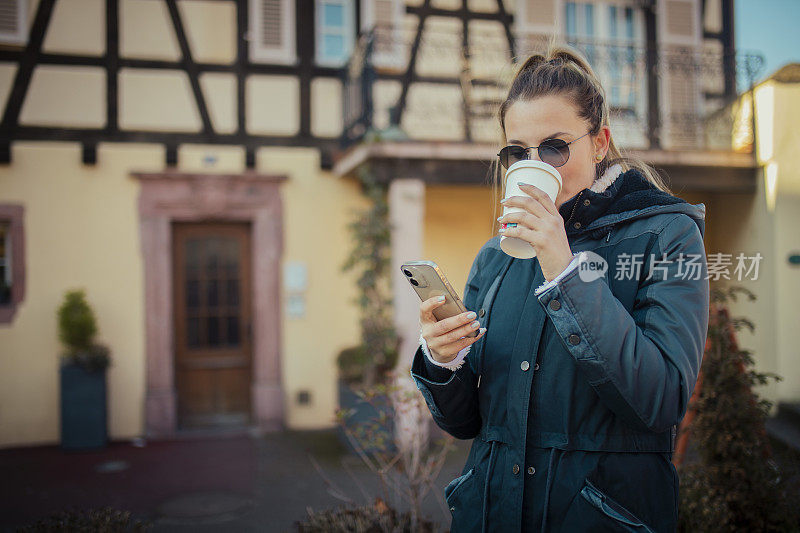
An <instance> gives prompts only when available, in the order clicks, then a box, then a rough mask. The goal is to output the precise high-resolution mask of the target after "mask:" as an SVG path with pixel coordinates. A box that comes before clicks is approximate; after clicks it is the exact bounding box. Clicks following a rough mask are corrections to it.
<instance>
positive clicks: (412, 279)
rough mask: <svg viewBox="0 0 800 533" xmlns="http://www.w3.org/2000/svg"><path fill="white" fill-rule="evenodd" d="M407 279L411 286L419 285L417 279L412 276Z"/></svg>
mask: <svg viewBox="0 0 800 533" xmlns="http://www.w3.org/2000/svg"><path fill="white" fill-rule="evenodd" d="M409 281H410V282H411V284H412V285H413V286H415V287H417V286H419V281H417V280H415V279H414V278H411V279H410V280H409Z"/></svg>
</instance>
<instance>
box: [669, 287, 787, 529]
mask: <svg viewBox="0 0 800 533" xmlns="http://www.w3.org/2000/svg"><path fill="white" fill-rule="evenodd" d="M739 292H743V293H746V294H747V295H748V297H749V298H750V299H751V300H752V299H754V298H755V296H754V295H753V294H752V293H750V292H749V291H746V290H744V289H742V288H729V289H715V290H713V291H712V305H711V315H710V320H709V328H708V341H709V342H708V345H707V347H706V351H705V354H704V356H703V364H702V374H703V376H702V385H701V387H700V391H699V394H698V397H697V399H696V400H695V402H693V405H692V407H693V408H694V409H696V413H697V415H696V417H695V419H694V421H693V422H692V425H691V426H690V431H691V433H690V441H691V442H692V443H693V446H694V448H695V449H696V451H697V454H698V456H699V460H698V461H695V462H693V463H687V464H685V465H682V466H681V468H680V485H681V486H680V491H679V493H680V500H681V501H680V513H679V514H680V525H679V530H680V531H682V532H687V533H702V532H717V531H726V532H734V531H743V532H744V531H747V532H752V533H756V532H766V531H800V525H798V509H800V490H798V487H797V481H796V480H794V481H793V480H792V478H791V477H790V476H787V475H786V472H781V471H780V469H779V468H778V465H777V464H776V462H775V461H774V460H773V459H772V451H771V449H770V445H769V440H768V437H767V434H766V430H765V425H764V421H765V418H766V417H767V415H768V414H769V410H770V406H771V402H769V401H767V400H759V399H758V396H757V394H755V393H754V392H753V390H752V386H753V385H756V384H761V385H763V384H766V383H767V379H768V378H774V379H776V380H780V379H782V378H781V377H780V376H778V375H777V374H773V373H760V372H756V371H754V370H753V369H752V368H751V367H752V366H753V358H752V356H751V354H750V352H748V351H747V350H742V349H739V348H738V347H737V346H736V344H735V341H734V338H733V332H735V331H738V330H740V329H742V328H744V327H747V328H749V329H752V327H753V326H752V324H751V323H750V322H749V321H747V320H746V319H742V318H732V317H729V315H728V312H727V309H726V308H725V305H726V303H727V302H728V301H729V300H731V299H735V297H736V294H737V293H739Z"/></svg>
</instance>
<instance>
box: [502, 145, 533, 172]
mask: <svg viewBox="0 0 800 533" xmlns="http://www.w3.org/2000/svg"><path fill="white" fill-rule="evenodd" d="M526 158H527V155H526V153H525V149H524V148H523V147H521V146H506V147H505V148H503V149H502V150H500V164H502V165H503V166H504V167H505V168H508V167H510V166H511V165H513V164H514V163H516V162H517V161H521V160H522V159H526Z"/></svg>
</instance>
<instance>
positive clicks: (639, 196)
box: [559, 165, 706, 235]
mask: <svg viewBox="0 0 800 533" xmlns="http://www.w3.org/2000/svg"><path fill="white" fill-rule="evenodd" d="M621 170H622V167H620V166H619V165H614V166H612V167H611V168H609V171H608V172H606V174H604V175H603V176H602V177H601V178H600V179H598V180H597V181H595V183H594V184H593V185H592V187H590V188H587V189H583V190H582V191H580V192H579V193H578V194H576V195H575V196H573V197H572V198H570V199H569V200H567V201H566V202H564V203H563V204H562V205H561V207H560V208H559V213H560V214H561V216H562V218H563V219H564V225H565V227H566V232H567V235H578V234H582V233H586V232H589V233H598V234H602V233H605V232H608V231H610V229H611V226H614V225H616V224H621V223H625V222H629V221H632V220H635V219H638V218H645V217H650V216H653V215H657V214H662V213H684V214H686V215H688V216H689V217H691V218H692V220H694V222H695V224H697V226H698V228H699V229H700V233H701V235H702V234H703V233H704V232H705V212H706V209H705V205H703V204H696V205H694V204H690V203H689V202H687V201H686V200H683V199H681V198H678V197H677V196H674V195H672V194H670V193H668V192H664V191H662V190H660V189H658V188H657V187H656V186H655V185H653V184H652V183H650V182H649V181H648V180H647V178H646V177H645V175H644V174H643V173H642V172H641V171H640V170H639V169H637V168H631V169H629V170H627V171H625V172H622V171H621ZM614 174H616V177H614ZM598 185H599V186H598Z"/></svg>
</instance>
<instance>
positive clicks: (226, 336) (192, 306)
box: [184, 236, 241, 348]
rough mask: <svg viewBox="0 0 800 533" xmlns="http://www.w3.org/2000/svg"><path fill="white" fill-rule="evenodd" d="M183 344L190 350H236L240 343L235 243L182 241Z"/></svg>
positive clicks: (222, 239)
mask: <svg viewBox="0 0 800 533" xmlns="http://www.w3.org/2000/svg"><path fill="white" fill-rule="evenodd" d="M184 252H185V254H184V255H185V258H186V262H185V265H184V269H185V277H186V282H185V288H186V296H185V301H184V305H185V306H186V317H187V324H186V325H187V327H186V337H187V338H186V341H187V345H188V346H190V347H192V348H204V347H205V348H212V347H221V346H229V347H230V346H238V345H239V344H240V342H241V334H240V331H239V328H240V326H241V320H240V309H239V302H240V301H241V298H240V294H239V291H240V290H241V284H240V283H239V276H240V268H241V265H240V264H239V262H240V261H239V254H240V244H239V240H237V239H235V238H232V237H220V236H208V237H191V238H187V239H186V240H185V250H184Z"/></svg>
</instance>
